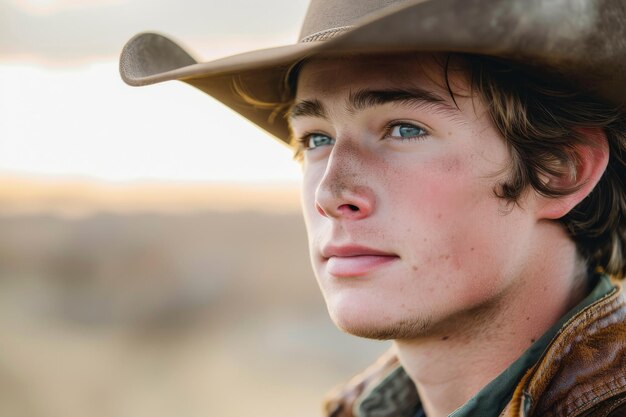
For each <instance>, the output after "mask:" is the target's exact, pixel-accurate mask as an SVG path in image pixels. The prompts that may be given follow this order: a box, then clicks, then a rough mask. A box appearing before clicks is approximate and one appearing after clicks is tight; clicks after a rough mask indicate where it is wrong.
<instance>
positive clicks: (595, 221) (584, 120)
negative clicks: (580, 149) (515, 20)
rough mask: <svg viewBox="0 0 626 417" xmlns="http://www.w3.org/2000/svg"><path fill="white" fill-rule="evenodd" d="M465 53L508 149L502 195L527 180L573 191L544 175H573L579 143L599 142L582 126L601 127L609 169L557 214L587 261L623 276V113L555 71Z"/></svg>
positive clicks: (551, 192)
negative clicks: (571, 206)
mask: <svg viewBox="0 0 626 417" xmlns="http://www.w3.org/2000/svg"><path fill="white" fill-rule="evenodd" d="M449 59H450V58H449V57H448V59H447V61H448V60H449ZM462 60H463V62H464V63H465V64H466V67H467V70H468V74H469V75H470V77H471V78H470V85H471V88H472V92H473V93H475V94H476V96H477V97H479V98H480V99H481V101H482V102H483V103H484V105H485V106H486V107H487V111H488V113H489V115H490V117H491V120H492V121H493V123H494V125H495V127H496V128H497V129H498V130H499V132H500V133H501V134H502V137H503V138H504V139H505V140H506V143H507V144H508V146H509V149H510V152H511V157H512V167H511V171H510V176H509V178H508V180H507V181H506V182H505V183H503V184H500V186H499V188H498V189H497V190H496V194H497V195H498V196H499V197H501V198H503V199H505V200H507V201H509V202H512V203H515V202H517V201H518V199H519V197H520V196H521V195H522V193H523V192H524V190H526V189H527V187H529V186H530V187H532V188H533V189H534V190H535V191H537V192H538V193H540V194H542V195H544V196H547V197H558V196H562V195H567V194H569V193H571V192H573V191H574V190H573V189H563V188H557V187H555V186H553V185H552V183H550V182H546V181H544V180H542V179H543V178H545V177H546V176H562V175H571V174H572V170H571V169H564V167H575V166H576V153H575V152H574V147H575V146H576V145H580V144H587V145H590V146H593V144H594V143H593V139H592V138H590V137H589V136H587V135H584V134H582V133H581V129H584V128H599V129H602V130H603V131H604V133H605V134H606V136H607V138H608V142H609V153H610V154H609V163H608V167H607V169H606V171H605V173H604V175H603V176H602V178H601V179H600V181H599V183H598V184H597V185H596V187H595V188H594V189H593V191H592V192H591V193H590V194H589V196H588V197H587V198H585V199H584V200H583V201H582V202H580V203H579V204H578V205H577V206H576V207H574V209H572V210H571V211H570V212H569V213H568V214H566V215H565V216H563V217H562V218H561V219H559V220H558V221H559V222H560V223H561V224H562V225H563V226H564V227H565V228H566V230H567V231H568V233H569V234H570V236H571V237H572V239H573V240H574V242H575V243H576V245H577V248H578V251H579V252H580V254H581V255H582V256H583V257H584V258H585V259H586V260H587V265H588V266H589V267H592V268H599V269H601V270H603V271H604V272H606V273H608V274H611V275H614V276H616V277H620V278H622V277H623V276H624V273H625V269H626V265H625V264H626V259H625V256H624V249H625V247H626V189H625V185H626V113H625V112H624V111H623V110H620V109H619V108H616V107H615V106H611V105H608V104H606V103H604V102H602V101H601V100H598V99H595V98H594V97H592V96H591V95H589V94H585V93H584V92H582V91H578V90H577V89H575V88H572V87H570V86H568V85H567V84H565V83H563V82H562V81H560V80H558V79H555V77H554V76H547V75H540V74H539V73H538V72H537V71H531V70H527V69H525V68H520V67H517V66H515V65H514V64H511V63H509V62H506V61H501V60H497V59H491V58H486V57H479V56H463V57H462ZM449 91H450V89H449Z"/></svg>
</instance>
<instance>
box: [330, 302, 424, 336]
mask: <svg viewBox="0 0 626 417" xmlns="http://www.w3.org/2000/svg"><path fill="white" fill-rule="evenodd" d="M329 313H330V316H331V319H332V320H333V322H334V323H335V325H336V326H337V327H338V328H339V329H341V330H342V331H344V332H346V333H348V334H351V335H353V336H357V337H363V338H366V339H375V340H410V339H415V338H418V337H421V336H425V335H427V334H428V333H429V330H430V329H431V328H432V319H431V318H430V317H428V316H413V317H402V318H397V319H393V318H390V317H389V315H388V314H385V313H382V312H372V311H368V312H364V313H363V314H359V312H358V311H349V312H348V311H345V310H341V309H336V310H334V311H330V310H329Z"/></svg>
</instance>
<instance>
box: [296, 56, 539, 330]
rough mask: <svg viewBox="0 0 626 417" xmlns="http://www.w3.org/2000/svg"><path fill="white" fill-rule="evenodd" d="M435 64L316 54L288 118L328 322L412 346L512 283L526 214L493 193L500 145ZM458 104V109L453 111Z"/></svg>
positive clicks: (503, 152) (458, 86) (472, 103)
mask: <svg viewBox="0 0 626 417" xmlns="http://www.w3.org/2000/svg"><path fill="white" fill-rule="evenodd" d="M449 76H450V79H449V81H450V83H451V85H452V88H453V89H454V90H455V92H457V93H458V94H456V95H455V99H456V102H457V104H456V105H455V103H454V102H453V100H452V98H451V97H450V95H449V93H448V91H447V89H446V87H445V85H446V84H445V80H444V78H443V71H442V69H441V67H440V65H438V64H437V63H436V62H435V61H434V59H433V58H432V57H424V56H416V55H411V56H407V55H394V56H377V57H352V58H345V59H340V60H332V59H319V60H315V61H310V62H308V63H307V64H305V65H304V66H303V68H302V70H301V72H300V74H299V79H298V86H297V95H296V100H295V103H294V106H293V108H292V111H291V115H290V121H291V126H292V133H293V135H294V137H295V138H296V139H297V140H299V141H300V142H301V143H302V146H303V147H304V148H305V149H304V151H303V170H304V183H303V197H302V200H303V210H304V217H305V222H306V227H307V233H308V238H309V246H310V255H311V260H312V264H313V268H314V271H315V274H316V277H317V280H318V283H319V286H320V288H321V290H322V293H323V295H324V298H325V300H326V303H327V306H328V310H329V312H330V315H331V317H332V319H333V320H334V322H335V323H336V324H337V325H338V326H339V327H340V328H342V329H344V330H346V331H348V332H350V333H353V334H356V335H360V336H364V337H372V338H382V339H409V338H415V337H419V336H422V335H427V334H429V333H431V332H435V331H436V330H437V329H440V328H442V327H445V326H448V327H450V326H452V327H453V326H454V323H460V322H461V321H459V320H458V319H459V318H460V317H463V316H464V315H467V314H470V313H471V312H473V311H478V310H479V309H481V308H482V307H483V306H486V305H489V303H493V302H495V300H497V299H498V298H499V297H501V296H502V295H503V294H504V293H505V292H507V291H510V290H511V288H513V287H514V284H515V282H516V281H517V280H519V279H522V278H521V277H522V276H523V269H524V265H526V264H527V263H528V262H530V261H531V260H530V258H529V257H530V255H529V253H530V251H529V242H530V241H532V233H533V225H534V219H533V217H532V215H531V213H530V212H529V211H527V210H524V209H522V208H520V207H517V206H515V207H511V206H507V205H506V204H505V203H504V202H503V200H501V199H499V198H497V197H496V196H495V194H494V189H495V188H496V187H497V185H498V184H499V183H500V182H502V181H503V180H504V179H505V178H506V169H507V167H508V166H509V164H510V157H509V153H508V150H507V147H506V145H505V143H504V141H503V139H502V138H501V137H500V135H499V134H498V133H497V132H496V130H495V129H494V127H493V126H492V124H491V123H490V121H489V119H488V116H487V115H486V114H485V111H484V108H483V105H482V104H481V103H480V101H479V100H478V99H472V98H471V97H468V92H467V90H465V91H464V86H466V84H465V81H464V79H463V77H462V76H461V75H460V74H454V73H451V74H449ZM457 105H458V107H457Z"/></svg>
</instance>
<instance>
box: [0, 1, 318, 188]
mask: <svg viewBox="0 0 626 417" xmlns="http://www.w3.org/2000/svg"><path fill="white" fill-rule="evenodd" d="M307 3H308V1H307V0H289V1H284V0H266V1H263V2H260V1H253V0H228V1H220V2H218V1H214V0H208V1H207V0H191V1H190V0H187V1H185V0H177V1H175V0H0V172H4V173H11V174H15V173H17V174H19V175H33V176H46V177H52V178H54V177H59V178H65V177H79V178H93V179H96V180H104V181H136V180H173V181H210V182H244V183H250V182H252V183H257V182H262V183H267V182H270V183H281V182H297V181H298V179H299V177H300V168H299V166H298V164H297V163H296V162H294V161H293V160H292V158H291V150H289V149H287V147H285V146H284V145H282V144H281V143H278V141H276V140H274V139H272V138H270V137H268V136H267V135H265V134H264V133H263V132H261V131H260V130H258V129H257V128H256V127H254V126H253V125H252V124H250V123H249V122H247V121H246V120H245V119H243V118H241V117H240V116H238V115H236V114H234V113H233V112H232V111H230V110H228V109H226V108H224V107H223V106H222V105H220V104H219V103H218V102H216V101H215V100H214V99H212V98H211V97H209V96H207V95H205V94H204V93H202V92H200V91H198V90H195V89H194V88H192V87H190V86H188V85H186V84H183V83H181V82H176V81H173V82H168V83H163V84H158V85H154V86H148V87H142V88H133V87H129V86H126V85H125V84H124V83H123V82H122V81H121V79H120V77H119V73H118V69H117V65H118V64H117V59H118V56H119V52H120V50H121V49H122V47H123V45H124V43H125V42H126V41H127V40H128V39H130V38H131V37H132V36H133V35H134V34H136V33H138V32H143V31H158V32H161V33H165V34H168V35H170V36H172V37H173V38H174V39H176V40H177V41H179V42H181V43H182V44H183V45H184V46H185V47H186V48H187V49H188V50H189V51H190V52H192V53H193V54H194V55H195V56H196V57H199V58H200V59H201V60H210V59H214V58H218V57H221V56H226V55H230V54H233V53H238V52H244V51H248V50H254V49H259V48H263V47H270V46H277V45H281V44H288V43H293V42H295V40H296V39H297V35H298V30H299V26H300V24H301V22H302V19H303V17H304V13H305V11H306V6H307Z"/></svg>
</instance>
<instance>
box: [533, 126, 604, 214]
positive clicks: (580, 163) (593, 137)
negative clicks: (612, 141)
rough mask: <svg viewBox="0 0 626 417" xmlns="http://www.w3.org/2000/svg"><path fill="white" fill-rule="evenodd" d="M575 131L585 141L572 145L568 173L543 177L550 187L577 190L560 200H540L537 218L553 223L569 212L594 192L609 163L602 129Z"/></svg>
mask: <svg viewBox="0 0 626 417" xmlns="http://www.w3.org/2000/svg"><path fill="white" fill-rule="evenodd" d="M576 131H577V132H578V134H580V135H583V136H584V137H585V139H586V140H584V141H583V142H584V143H582V144H578V145H575V146H574V148H573V155H572V160H571V164H569V165H570V169H569V171H570V172H569V173H565V174H564V175H560V176H550V177H548V178H546V181H547V182H548V183H549V184H550V185H552V187H553V188H556V189H559V188H561V189H575V190H576V191H573V192H571V193H569V194H567V195H564V196H559V197H539V199H540V202H539V207H538V212H537V215H538V218H539V219H550V220H555V219H560V218H561V217H563V216H565V215H566V214H567V213H569V212H570V211H571V210H572V209H573V208H574V207H576V206H577V205H578V203H580V202H581V201H583V200H584V199H585V197H587V196H588V195H589V194H590V193H591V191H593V189H594V188H595V186H596V185H597V184H598V182H599V181H600V178H602V175H603V174H604V171H605V170H606V167H607V165H608V163H609V142H608V140H607V138H606V134H605V133H604V131H603V130H602V129H601V128H581V129H577V130H576Z"/></svg>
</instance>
